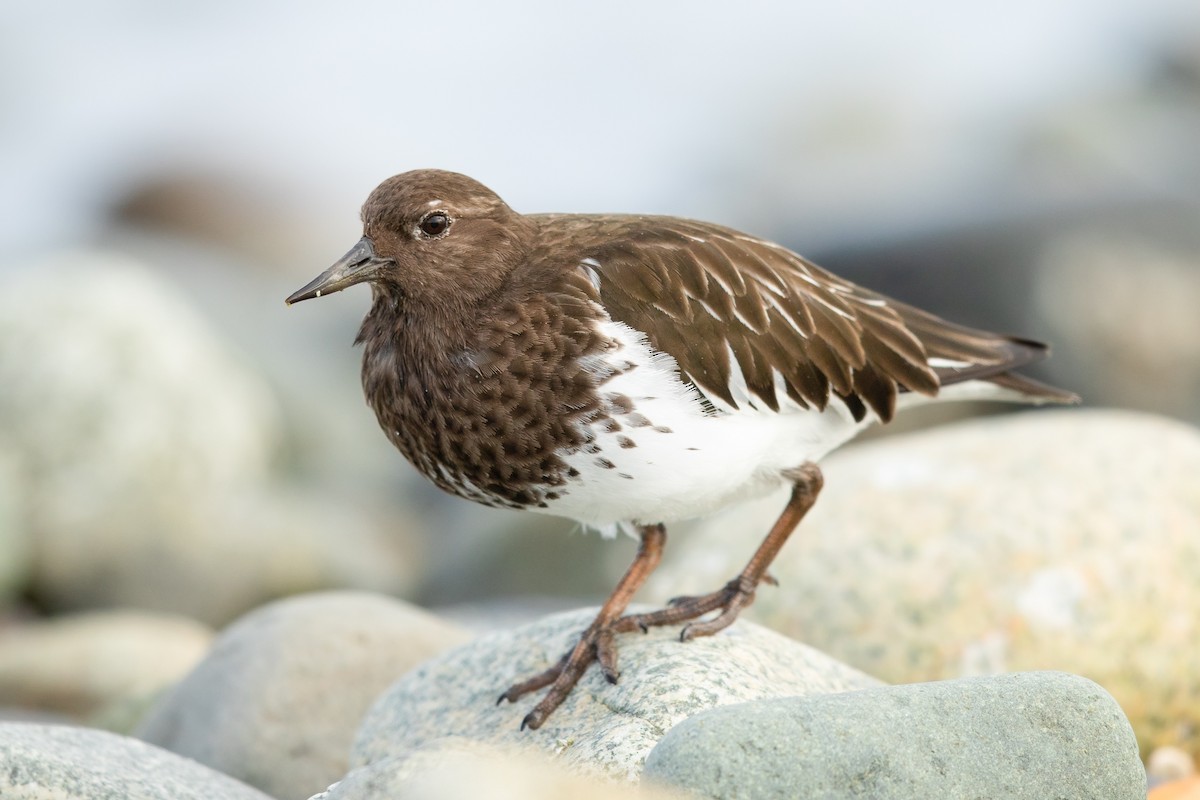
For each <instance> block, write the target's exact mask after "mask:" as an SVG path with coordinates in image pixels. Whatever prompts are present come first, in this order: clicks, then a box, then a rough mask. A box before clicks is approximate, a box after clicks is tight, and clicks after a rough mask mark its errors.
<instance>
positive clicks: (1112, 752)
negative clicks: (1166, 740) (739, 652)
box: [644, 672, 1146, 800]
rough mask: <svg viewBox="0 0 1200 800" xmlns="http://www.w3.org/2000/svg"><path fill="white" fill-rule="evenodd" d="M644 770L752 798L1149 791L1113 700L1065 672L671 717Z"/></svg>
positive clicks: (709, 792) (1121, 796) (1141, 794)
mask: <svg viewBox="0 0 1200 800" xmlns="http://www.w3.org/2000/svg"><path fill="white" fill-rule="evenodd" d="M644 777H645V778H647V779H653V780H660V781H664V782H668V783H671V784H673V785H676V786H679V787H682V788H685V789H689V790H691V791H693V792H695V793H697V794H699V795H701V796H703V797H713V798H735V797H736V798H745V799H746V800H766V799H767V798H781V799H782V798H794V797H811V798H851V797H861V798H876V799H878V800H888V799H894V800H924V798H933V797H936V798H946V799H947V800H954V798H963V799H964V800H967V799H968V798H980V797H1005V798H1030V800H1033V799H1034V798H1037V800H1042V798H1050V797H1071V798H1095V800H1140V799H1141V798H1145V796H1146V775H1145V772H1144V771H1143V769H1142V764H1141V761H1139V760H1138V749H1137V742H1136V740H1135V739H1134V736H1133V730H1132V729H1131V728H1130V727H1129V722H1128V721H1127V720H1126V719H1125V716H1124V715H1123V714H1122V713H1121V709H1120V707H1119V706H1118V705H1117V704H1116V701H1114V700H1113V698H1112V697H1111V696H1109V695H1108V694H1107V693H1106V692H1105V691H1104V690H1103V689H1101V688H1100V687H1099V686H1097V685H1096V684H1094V683H1092V682H1091V681H1088V680H1086V679H1084V678H1080V677H1078V676H1074V675H1067V674H1065V673H1057V672H1031V673H1019V674H1014V675H1005V676H1000V677H991V678H964V679H960V680H954V681H939V682H934V683H922V684H909V685H906V686H886V687H881V688H876V689H864V690H862V691H857V692H846V693H844V694H835V695H822V696H817V697H807V698H794V699H793V698H787V699H781V700H764V701H758V702H753V703H744V704H741V705H737V706H727V707H725V708H719V709H715V710H713V711H708V712H705V713H702V714H697V715H696V716H693V717H689V718H688V719H686V720H684V721H683V722H681V723H680V724H679V725H677V726H676V727H675V728H673V729H671V730H670V731H669V732H668V733H667V735H666V736H664V737H663V740H662V741H661V742H659V744H658V746H657V747H655V748H654V750H653V751H652V752H651V753H650V756H649V757H648V758H647V759H646V770H645V772H644Z"/></svg>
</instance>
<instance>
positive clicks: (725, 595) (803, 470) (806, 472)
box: [612, 463, 824, 641]
mask: <svg viewBox="0 0 1200 800" xmlns="http://www.w3.org/2000/svg"><path fill="white" fill-rule="evenodd" d="M788 477H789V478H791V479H792V480H793V481H794V485H793V487H792V496H791V499H790V500H788V504H787V506H786V507H785V508H784V509H783V513H782V514H780V515H779V519H778V520H776V522H775V525H774V526H772V528H771V532H770V533H768V534H767V538H766V539H764V540H763V543H762V544H761V545H759V547H758V550H756V551H755V553H754V555H753V556H752V557H751V558H750V561H749V563H747V564H746V567H745V569H743V570H742V571H741V572H740V573H739V574H738V576H737V577H736V578H734V579H733V580H731V581H730V582H729V583H727V584H725V585H724V586H723V587H721V588H720V589H718V590H716V591H715V592H711V593H709V594H704V595H697V596H695V597H677V598H675V599H674V600H672V601H671V602H670V604H669V605H668V607H667V608H664V609H662V610H661V611H653V612H651V613H648V614H630V615H629V616H626V617H621V618H620V619H619V620H617V621H616V622H615V623H613V625H612V630H613V631H614V632H616V633H623V632H625V631H632V630H637V629H641V630H646V629H647V628H649V627H650V626H651V625H675V624H677V623H680V622H685V621H687V620H694V619H696V618H697V617H701V616H703V615H705V614H707V613H708V612H710V611H716V610H717V609H721V613H720V614H718V615H717V616H715V617H713V618H712V619H710V620H704V621H702V622H693V623H691V624H689V625H686V626H685V627H684V629H683V630H682V631H680V633H679V638H680V640H681V641H687V640H688V639H694V638H696V637H697V636H711V635H712V634H714V633H716V632H717V631H720V630H724V629H725V628H727V627H729V625H730V624H731V623H732V622H733V621H734V620H735V619H737V617H738V614H739V613H741V610H742V609H743V608H745V607H746V606H748V605H750V604H751V603H753V602H754V593H755V591H756V590H757V589H758V585H759V583H763V582H766V583H773V582H774V578H772V577H770V575H768V574H767V567H769V566H770V565H771V562H772V561H774V560H775V556H776V555H777V554H778V553H779V550H780V548H782V547H783V544H784V542H786V541H787V540H788V537H789V536H790V535H791V534H792V531H793V530H795V529H796V526H797V525H798V524H800V520H801V519H803V518H804V515H805V514H807V513H808V510H809V509H810V508H812V507H813V503H815V502H816V500H817V495H818V494H820V492H821V487H822V486H823V485H824V479H823V478H822V476H821V470H820V469H818V468H817V465H816V464H812V463H807V464H804V465H803V466H801V467H798V468H797V469H795V470H792V471H791V472H789V473H788Z"/></svg>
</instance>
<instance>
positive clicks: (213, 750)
mask: <svg viewBox="0 0 1200 800" xmlns="http://www.w3.org/2000/svg"><path fill="white" fill-rule="evenodd" d="M465 638H466V634H465V633H463V632H461V631H460V630H459V629H458V628H457V627H455V626H452V625H450V624H448V623H445V622H442V621H441V620H439V619H437V618H436V617H434V616H432V615H430V614H427V613H425V612H423V611H421V610H420V609H417V608H414V607H412V606H409V605H407V604H406V603H402V602H400V601H398V600H393V599H391V598H388V597H383V596H380V595H372V594H366V593H362V592H324V593H318V594H312V595H304V596H300V597H295V598H290V599H288V600H281V601H279V602H276V603H272V604H271V605H268V606H264V607H263V608H260V609H258V610H256V611H254V612H252V613H250V614H248V615H246V616H245V617H243V618H242V619H241V620H239V621H238V622H236V623H234V624H233V625H231V626H230V627H229V628H228V629H227V630H225V631H224V632H223V633H221V635H220V636H219V637H218V638H217V640H216V641H215V642H214V643H213V647H212V649H211V651H210V652H209V654H208V656H207V657H206V658H205V659H204V660H203V661H202V662H201V663H200V664H199V665H198V666H197V667H196V668H195V669H194V670H193V671H192V672H191V674H189V675H188V676H187V677H185V678H184V679H183V680H182V681H181V682H180V683H179V685H178V686H176V687H175V688H174V689H173V690H171V691H170V692H168V693H167V694H166V695H165V696H164V697H163V698H162V699H161V700H160V701H159V702H158V704H157V705H156V706H155V707H154V708H152V709H151V710H150V712H149V713H148V714H147V715H146V718H145V719H144V720H143V722H142V724H141V726H140V727H139V728H138V729H137V735H138V736H139V737H140V738H142V739H145V740H146V741H148V742H151V743H152V744H155V745H158V746H159V747H163V748H165V749H167V750H171V751H173V752H175V753H179V754H180V755H185V756H188V757H190V758H194V759H196V760H197V761H199V762H201V763H203V764H207V765H208V766H211V767H213V768H215V769H219V770H221V771H222V772H224V773H226V774H228V775H232V776H234V777H235V778H238V779H239V780H242V781H245V782H246V783H248V784H250V785H252V786H256V787H258V788H260V789H262V790H263V791H265V792H267V793H269V794H271V795H273V796H274V797H276V798H280V799H281V800H291V799H292V798H306V797H308V796H309V795H311V794H313V793H314V792H315V791H317V790H318V789H320V788H321V787H324V786H328V785H329V784H330V783H332V782H333V781H334V780H336V779H337V778H338V777H339V776H341V775H342V774H344V773H345V772H346V769H347V766H348V757H349V752H350V744H351V742H352V740H353V738H354V734H355V731H356V730H357V728H358V725H359V721H360V719H361V718H362V715H363V713H364V712H365V711H366V710H367V707H368V706H369V705H370V704H371V702H372V701H373V700H374V699H375V698H376V697H377V696H378V695H379V693H380V692H382V691H383V690H384V689H385V688H386V687H387V686H388V685H390V684H391V683H392V682H393V681H395V680H396V678H397V677H399V676H400V675H403V674H404V673H405V672H406V671H407V670H409V669H411V668H412V667H414V666H415V665H416V664H418V663H419V662H421V661H423V660H425V659H427V658H430V657H432V656H434V655H436V654H437V653H439V652H441V651H442V650H444V649H446V648H448V647H451V646H453V645H456V644H458V643H460V642H462V641H463V640H464V639H465Z"/></svg>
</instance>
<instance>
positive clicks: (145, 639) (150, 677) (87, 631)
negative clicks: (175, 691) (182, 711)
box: [0, 610, 213, 719]
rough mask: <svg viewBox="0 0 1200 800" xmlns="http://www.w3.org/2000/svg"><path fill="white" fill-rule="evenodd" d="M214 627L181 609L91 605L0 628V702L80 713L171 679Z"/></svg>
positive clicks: (193, 658)
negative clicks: (118, 608) (87, 610)
mask: <svg viewBox="0 0 1200 800" xmlns="http://www.w3.org/2000/svg"><path fill="white" fill-rule="evenodd" d="M212 637H213V632H212V630H211V629H210V628H209V627H208V626H206V625H203V624H201V623H199V622H196V621H194V620H190V619H187V618H185V617H176V616H169V615H166V614H154V613H150V612H144V611H133V610H124V611H95V612H91V613H87V614H76V615H70V616H63V617H55V618H51V619H46V620H38V621H34V622H25V623H16V624H11V625H8V626H5V627H3V628H0V704H7V705H12V706H24V707H26V708H30V709H37V710H41V711H53V712H59V713H65V714H71V715H73V716H75V717H76V718H79V719H83V718H86V717H88V716H89V715H91V714H94V713H96V712H98V711H100V710H101V709H102V708H104V707H105V706H108V705H109V704H111V703H114V702H118V701H121V700H123V699H126V698H131V697H144V696H147V695H150V694H153V693H155V692H158V691H161V690H162V689H163V688H165V687H166V686H168V685H171V684H173V683H175V681H177V680H179V678H181V677H182V676H183V675H185V674H186V673H187V672H188V671H189V670H191V669H192V667H194V666H195V665H196V663H197V662H198V661H199V660H200V659H201V658H202V657H203V656H204V654H205V653H206V652H208V647H209V645H210V644H211V642H212Z"/></svg>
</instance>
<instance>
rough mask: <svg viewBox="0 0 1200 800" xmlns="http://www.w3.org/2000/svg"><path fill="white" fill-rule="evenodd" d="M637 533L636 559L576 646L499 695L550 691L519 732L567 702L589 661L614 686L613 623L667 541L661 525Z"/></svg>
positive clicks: (505, 697) (514, 698) (509, 697)
mask: <svg viewBox="0 0 1200 800" xmlns="http://www.w3.org/2000/svg"><path fill="white" fill-rule="evenodd" d="M638 531H639V533H640V534H641V543H640V544H639V545H638V551H637V556H636V557H635V558H634V559H633V563H632V564H630V565H629V569H627V570H626V571H625V575H624V577H622V578H621V581H620V583H618V584H617V588H615V589H613V592H612V594H611V595H609V597H608V600H606V601H605V602H604V605H603V606H601V608H600V613H599V614H597V615H596V618H595V619H594V620H592V624H591V625H589V626H588V627H587V630H585V631H584V632H583V634H582V635H581V636H580V637H579V642H578V643H576V645H575V646H574V647H573V648H571V649H570V650H569V651H567V652H566V653H565V654H564V655H563V657H562V658H561V659H559V661H558V663H557V664H555V665H554V666H552V667H550V668H549V669H547V670H545V671H544V672H540V673H538V674H537V675H534V676H533V677H532V678H529V679H528V680H525V681H522V682H520V683H515V684H513V685H512V686H510V687H509V688H508V690H507V691H506V692H505V693H504V694H502V695H500V702H503V701H505V700H508V701H509V702H510V703H512V702H516V701H517V699H518V698H519V697H521V695H524V694H527V693H528V692H533V691H537V690H538V689H541V688H543V687H546V686H549V687H550V691H548V692H546V696H545V697H543V698H542V699H541V702H539V703H538V704H537V705H536V706H534V708H533V710H532V711H530V712H529V713H528V714H526V715H525V719H524V720H522V721H521V729H522V730H524V729H525V728H530V729H534V730H536V729H537V728H539V727H541V725H542V723H543V722H545V721H546V718H547V717H548V716H550V714H551V713H552V712H553V711H554V709H556V708H558V707H559V706H560V705H561V704H562V702H563V700H566V699H567V695H569V694H570V693H571V689H573V688H574V687H575V684H576V683H578V682H579V679H580V678H581V677H582V676H583V673H584V672H586V671H587V668H588V665H590V664H591V663H592V662H593V661H596V662H598V663H599V664H600V669H601V671H602V672H603V673H604V677H605V678H606V679H607V680H608V682H609V683H616V682H617V676H618V675H619V673H618V672H617V648H616V645H615V644H614V642H613V633H614V632H615V631H614V630H613V627H612V626H613V623H614V622H615V621H616V620H617V619H618V618H620V616H621V614H623V613H624V612H625V608H626V607H627V606H628V605H629V601H630V600H631V599H632V598H633V595H634V593H635V592H637V590H638V589H639V588H640V587H641V585H642V584H643V583H645V582H646V578H647V577H649V575H650V573H651V572H653V571H654V568H655V567H657V566H658V562H659V561H660V560H661V559H662V551H663V545H664V544H665V543H666V541H667V529H666V528H665V527H664V526H662V525H643V526H640V527H639V529H638Z"/></svg>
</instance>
